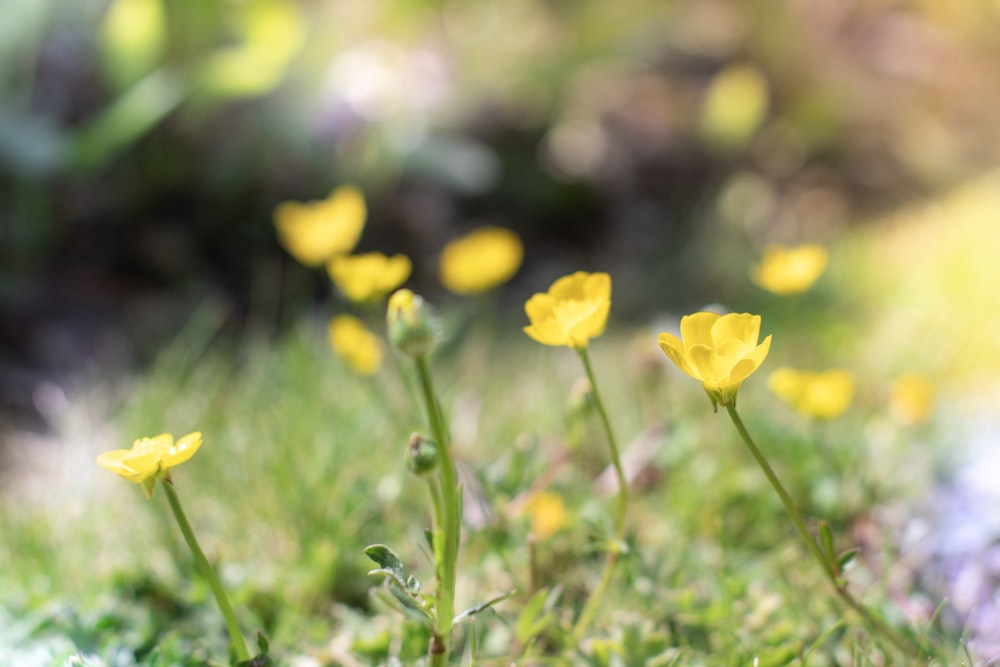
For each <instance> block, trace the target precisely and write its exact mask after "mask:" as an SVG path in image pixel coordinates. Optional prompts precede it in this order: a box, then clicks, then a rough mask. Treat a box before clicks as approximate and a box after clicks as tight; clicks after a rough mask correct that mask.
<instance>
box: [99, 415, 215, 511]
mask: <svg viewBox="0 0 1000 667" xmlns="http://www.w3.org/2000/svg"><path fill="white" fill-rule="evenodd" d="M199 447H201V433H199V432H197V431H196V432H194V433H188V434H187V435H185V436H184V437H183V438H181V439H180V440H178V441H177V442H176V443H174V436H172V435H170V434H169V433H162V434H160V435H158V436H156V437H155V438H139V439H138V440H136V441H135V442H134V443H132V448H131V449H115V450H113V451H110V452H104V453H103V454H101V455H100V456H98V457H97V464H98V465H100V466H102V467H104V468H107V469H108V470H110V471H111V472H113V473H116V474H118V475H121V476H122V477H124V478H125V479H127V480H128V481H130V482H135V483H136V484H142V491H143V493H145V494H146V497H147V498H152V497H153V489H154V488H155V486H156V479H157V478H158V477H164V476H166V474H167V473H169V472H170V469H171V468H173V467H174V466H176V465H180V464H181V463H184V462H185V461H187V460H188V459H189V458H191V457H192V456H194V453H195V452H196V451H198V448H199Z"/></svg>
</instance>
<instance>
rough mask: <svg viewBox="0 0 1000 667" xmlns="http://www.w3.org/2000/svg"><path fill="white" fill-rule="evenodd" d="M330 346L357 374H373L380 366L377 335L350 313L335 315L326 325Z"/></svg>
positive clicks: (380, 351) (380, 357)
mask: <svg viewBox="0 0 1000 667" xmlns="http://www.w3.org/2000/svg"><path fill="white" fill-rule="evenodd" d="M327 335H328V337H329V339H330V347H332V348H333V351H334V352H336V353H337V356H339V357H340V358H341V359H343V360H344V361H345V362H346V363H347V365H348V366H350V367H351V369H352V370H353V371H354V372H355V373H357V374H358V375H374V374H375V373H377V372H378V370H379V369H380V368H381V367H382V348H381V347H380V346H379V342H378V337H377V336H376V335H375V334H373V333H372V332H371V331H369V330H368V328H367V327H365V325H364V324H362V323H361V320H359V319H358V318H356V317H354V316H352V315H337V316H336V317H334V318H333V319H331V320H330V324H329V325H328V326H327Z"/></svg>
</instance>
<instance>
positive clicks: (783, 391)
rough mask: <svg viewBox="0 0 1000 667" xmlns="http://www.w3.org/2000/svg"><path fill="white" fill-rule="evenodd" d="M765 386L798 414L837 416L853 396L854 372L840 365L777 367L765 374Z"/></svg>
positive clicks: (817, 416) (823, 416)
mask: <svg viewBox="0 0 1000 667" xmlns="http://www.w3.org/2000/svg"><path fill="white" fill-rule="evenodd" d="M767 386H768V388H769V389H770V390H771V391H772V392H774V394H775V395H776V396H777V397H778V398H780V399H781V400H783V401H785V402H786V403H788V404H789V405H791V406H792V407H793V408H795V410H797V411H798V412H799V413H800V414H802V415H804V416H806V417H816V418H818V419H834V418H835V417H839V416H840V415H842V414H843V413H844V412H845V411H846V410H847V408H848V407H849V406H850V405H851V400H852V399H853V398H854V376H853V375H851V373H850V372H849V371H846V370H843V369H836V370H831V371H826V372H825V373H812V372H809V371H800V370H796V369H794V368H787V367H785V368H779V369H777V370H776V371H774V372H773V373H771V374H770V375H769V376H768V378H767Z"/></svg>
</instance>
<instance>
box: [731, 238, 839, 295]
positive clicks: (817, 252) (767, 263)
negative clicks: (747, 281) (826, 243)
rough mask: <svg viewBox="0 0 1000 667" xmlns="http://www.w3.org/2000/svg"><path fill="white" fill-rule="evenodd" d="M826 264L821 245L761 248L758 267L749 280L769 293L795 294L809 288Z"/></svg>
mask: <svg viewBox="0 0 1000 667" xmlns="http://www.w3.org/2000/svg"><path fill="white" fill-rule="evenodd" d="M826 263H827V253H826V248H824V247H823V246H821V245H817V244H807V245H800V246H795V247H790V248H789V247H785V246H779V245H770V246H767V247H766V248H764V255H763V257H762V258H761V261H760V264H758V265H757V266H755V267H754V268H753V269H752V270H751V271H750V278H751V279H752V280H753V281H754V282H755V283H757V285H758V286H760V287H762V288H764V289H766V290H767V291H769V292H773V293H775V294H798V293H799V292H805V291H806V290H807V289H809V288H810V287H812V284H813V283H814V282H816V279H817V278H819V277H820V275H821V274H822V273H823V271H824V270H825V269H826Z"/></svg>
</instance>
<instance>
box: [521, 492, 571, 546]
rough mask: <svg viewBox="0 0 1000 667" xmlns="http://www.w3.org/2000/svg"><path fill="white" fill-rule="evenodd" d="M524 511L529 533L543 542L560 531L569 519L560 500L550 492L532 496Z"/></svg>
mask: <svg viewBox="0 0 1000 667" xmlns="http://www.w3.org/2000/svg"><path fill="white" fill-rule="evenodd" d="M524 510H525V512H527V514H528V518H529V519H530V521H531V532H533V533H534V534H535V535H536V536H537V537H538V538H540V539H543V540H544V539H546V538H549V537H551V536H553V535H555V534H556V533H558V532H559V531H560V530H562V529H563V528H564V527H565V526H566V523H567V522H568V519H569V513H568V512H567V511H566V505H565V504H564V503H563V500H562V498H561V497H559V496H558V495H556V494H554V493H552V492H551V491H541V492H539V493H536V494H534V495H532V496H531V499H530V500H528V503H527V505H525V508H524Z"/></svg>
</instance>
